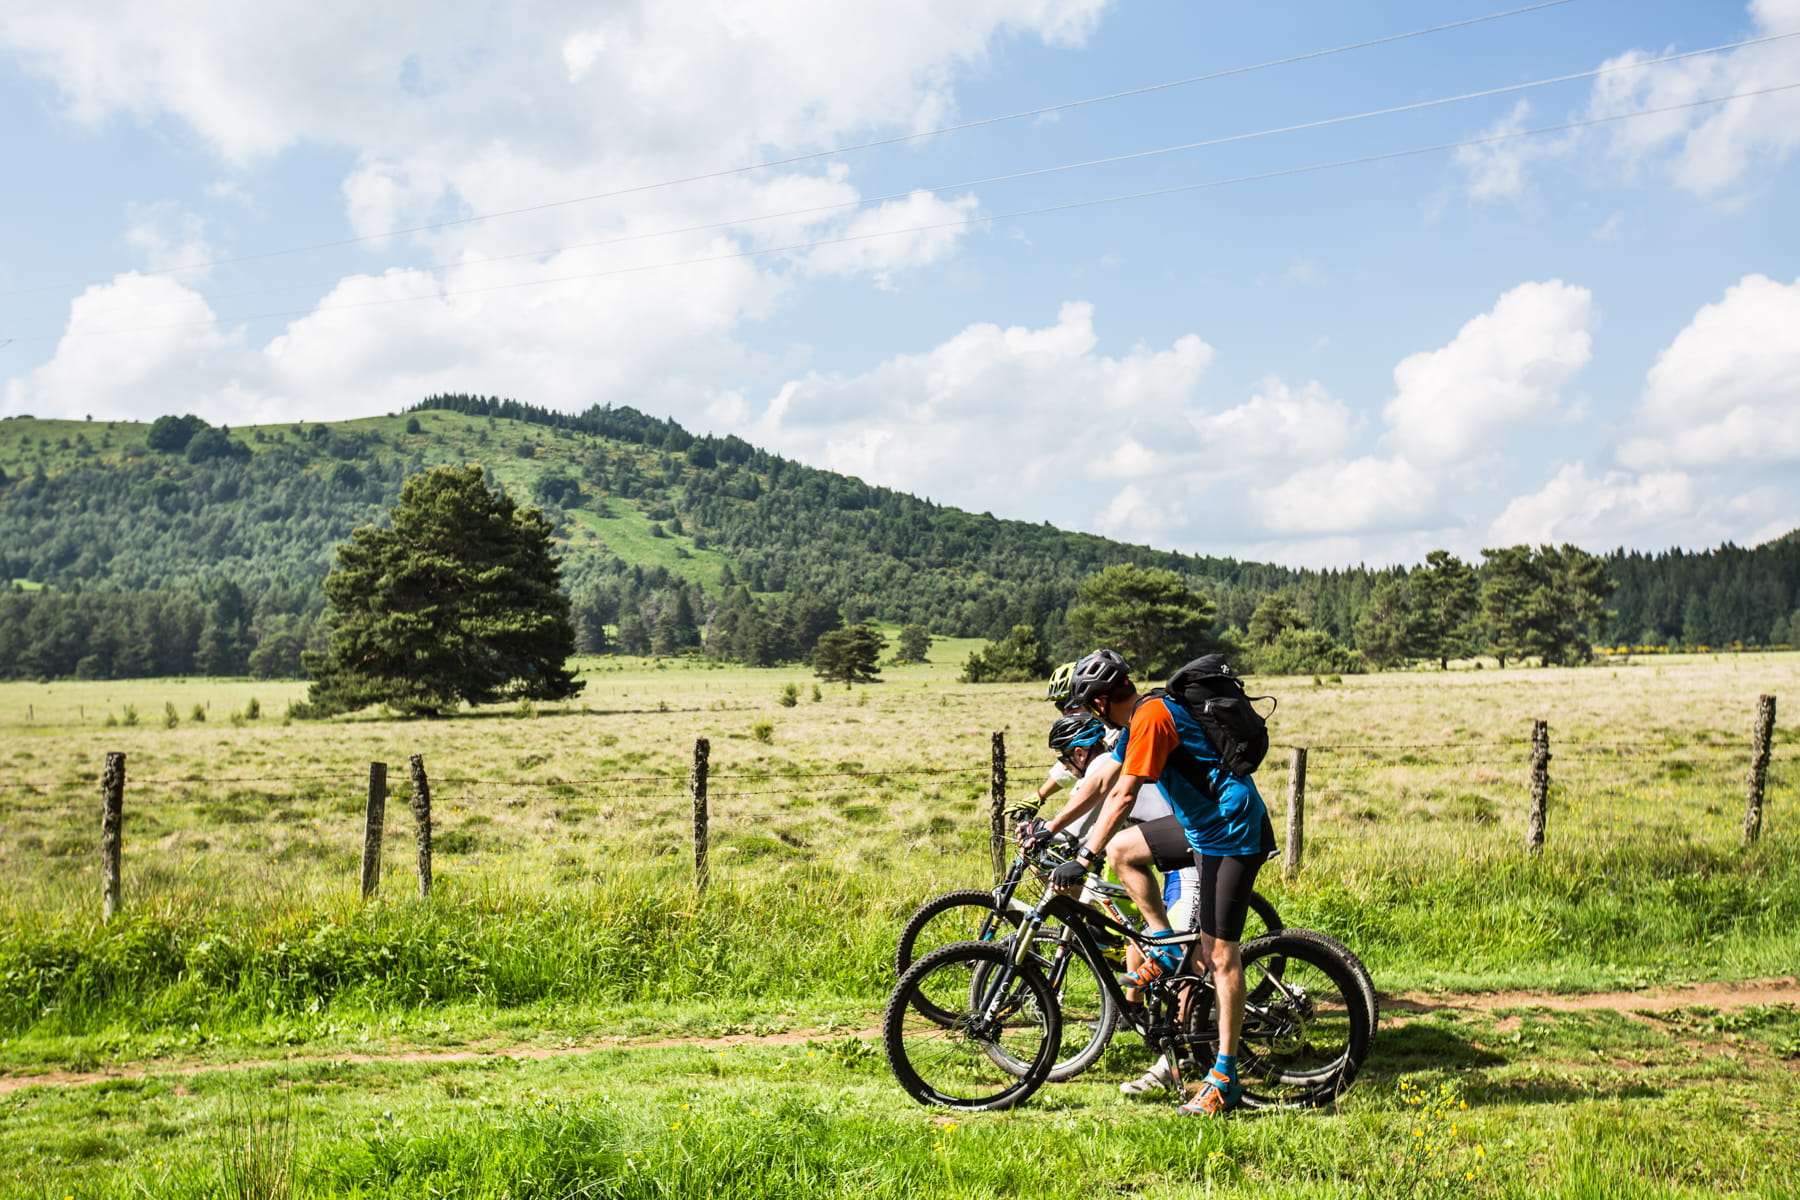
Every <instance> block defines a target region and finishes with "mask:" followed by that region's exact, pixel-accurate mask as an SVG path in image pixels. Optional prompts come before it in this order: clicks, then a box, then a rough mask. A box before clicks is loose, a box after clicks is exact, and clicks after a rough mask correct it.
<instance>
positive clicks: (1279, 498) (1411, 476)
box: [1254, 457, 1439, 536]
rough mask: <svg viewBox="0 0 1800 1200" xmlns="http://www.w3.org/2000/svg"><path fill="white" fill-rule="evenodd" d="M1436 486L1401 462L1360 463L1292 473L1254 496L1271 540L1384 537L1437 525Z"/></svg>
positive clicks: (1368, 460)
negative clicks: (1381, 534)
mask: <svg viewBox="0 0 1800 1200" xmlns="http://www.w3.org/2000/svg"><path fill="white" fill-rule="evenodd" d="M1437 494H1438V489H1437V485H1436V484H1435V483H1433V482H1432V480H1431V479H1430V478H1428V477H1427V476H1426V475H1425V474H1424V472H1422V471H1420V470H1419V469H1418V468H1417V467H1414V466H1413V465H1412V464H1411V463H1409V462H1407V461H1405V460H1404V459H1393V458H1390V459H1383V458H1374V457H1365V458H1358V459H1353V460H1351V461H1349V462H1338V463H1326V464H1323V465H1320V466H1316V467H1308V468H1307V469H1305V470H1302V471H1295V472H1293V473H1291V474H1289V475H1288V476H1287V477H1286V478H1284V479H1283V480H1282V481H1281V482H1280V483H1277V484H1274V485H1273V486H1270V487H1267V488H1260V489H1257V490H1256V491H1255V493H1254V499H1255V501H1256V512H1257V514H1258V515H1259V516H1260V519H1261V528H1262V529H1263V530H1265V531H1267V532H1269V533H1273V534H1284V535H1285V534H1298V535H1303V536H1317V535H1322V534H1347V533H1358V534H1360V533H1372V532H1390V531H1394V530H1404V529H1414V528H1417V527H1418V526H1420V525H1421V524H1437V523H1438V519H1439V514H1438V512H1437V510H1436V503H1437Z"/></svg>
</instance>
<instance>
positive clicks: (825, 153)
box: [0, 0, 1572, 345]
mask: <svg viewBox="0 0 1800 1200" xmlns="http://www.w3.org/2000/svg"><path fill="white" fill-rule="evenodd" d="M1568 3H1572V0H1544V2H1543V3H1539V4H1530V5H1526V6H1525V7H1523V8H1513V9H1507V10H1505V11H1504V12H1497V13H1489V14H1487V15H1485V16H1479V17H1469V18H1466V19H1464V20H1460V21H1451V22H1448V23H1446V24H1442V25H1432V26H1429V27H1427V28H1424V29H1415V30H1411V31H1409V32H1406V33H1396V34H1389V35H1386V36H1384V37H1378V38H1370V39H1367V40H1365V41H1360V42H1350V43H1346V44H1345V45H1342V46H1333V47H1331V48H1330V49H1326V50H1313V51H1308V52H1306V53H1304V54H1294V55H1289V56H1287V57H1285V58H1276V59H1270V60H1268V61H1266V62H1260V63H1253V64H1250V65H1248V66H1242V67H1230V68H1227V69H1225V70H1222V71H1213V72H1210V73H1208V74H1204V75H1192V76H1189V77H1187V78H1185V79H1172V80H1168V81H1166V82H1163V83H1154V84H1148V85H1146V86H1144V87H1138V88H1129V89H1127V90H1125V91H1120V92H1109V93H1106V94H1105V95H1100V96H1090V97H1087V98H1085V99H1081V100H1068V101H1064V102H1062V103H1058V104H1046V105H1042V106H1040V107H1038V108H1030V109H1025V110H1022V111H1020V112H1014V113H1006V114H1004V115H1002V116H997V117H982V118H978V119H976V120H973V121H963V122H960V123H958V124H954V125H945V126H941V127H939V128H937V129H927V130H919V131H915V132H913V133H904V134H896V135H894V136H892V137H885V138H876V139H873V140H871V141H866V142H856V143H852V144H849V145H845V146H837V147H834V148H833V149H830V150H816V151H812V152H810V153H807V154H795V155H790V156H788V157H786V158H775V159H767V160H764V161H762V162H757V163H749V164H746V165H744V166H738V167H724V168H720V169H718V170H713V171H705V172H701V173H700V174H697V175H686V176H681V177H679V178H675V179H665V180H661V181H659V182H656V183H644V184H636V185H633V186H631V187H625V188H616V189H614V190H612V191H607V192H594V193H592V194H589V195H585V196H573V197H570V198H568V199H564V200H550V201H545V202H544V203H541V204H531V205H524V206H522V207H519V208H510V209H501V210H499V211H496V212H491V213H478V214H475V215H473V216H468V217H457V218H453V219H451V220H447V221H435V222H430V223H427V224H423V225H411V226H406V227H403V228H399V229H391V230H388V231H386V232H383V233H371V234H362V235H358V236H355V237H348V238H336V239H333V240H330V241H323V242H311V243H307V244H305V245H301V246H289V247H284V248H281V249H276V250H265V251H261V252H259V253H256V254H243V255H235V256H232V257H229V258H215V259H209V260H207V261H204V262H194V263H185V264H182V265H179V266H173V267H161V268H157V269H155V270H147V271H142V272H140V274H144V275H167V274H173V273H176V272H180V271H198V270H206V269H210V268H212V267H222V266H229V265H232V264H235V263H242V262H256V261H261V260H264V259H269V258H279V257H284V256H288V255H293V254H305V253H309V252H312V251H315V250H332V249H338V248H340V247H344V246H355V245H360V244H363V243H365V242H372V241H381V240H384V239H387V238H392V237H403V236H406V235H408V234H414V233H430V232H432V231H435V230H439V229H450V228H454V227H457V226H462V225H471V224H475V223H478V222H482V221H492V220H498V219H500V218H504V217H515V216H523V215H527V214H530V213H537V212H545V211H548V210H550V209H554V208H567V207H570V206H572V205H576V204H589V203H592V202H594V201H598V200H611V199H616V198H618V197H621V196H630V195H636V194H640V193H643V192H649V191H657V190H660V189H662V188H670V187H679V186H682V185H685V184H690V183H703V182H706V181H709V180H714V179H724V178H728V177H730V176H733V175H743V174H747V173H749V172H751V171H763V170H768V169H770V168H773V167H786V166H793V165H794V164H796V163H803V162H813V161H816V160H818V159H822V158H831V157H834V156H836V155H840V154H852V153H856V152H859V151H863V150H873V149H876V148H879V147H882V146H894V145H901V144H904V143H906V142H914V141H919V140H922V139H924V138H931V137H938V136H940V135H942V134H946V133H960V132H963V131H965V130H969V129H979V128H982V127H983V126H988V125H998V124H1002V123H1005V122H1009V121H1020V120H1024V119H1025V118H1027V117H1041V116H1047V115H1049V114H1051V113H1058V112H1067V111H1069V110H1070V109H1075V108H1082V107H1085V106H1087V105H1091V104H1104V103H1107V102H1109V101H1113V100H1123V99H1126V98H1128V97H1132V96H1143V95H1148V94H1150V93H1152V92H1160V91H1166V90H1169V89H1171V88H1178V87H1187V86H1190V85H1192V84H1197V83H1207V82H1211V81H1213V80H1218V79H1226V78H1230V77H1231V76H1234V75H1245V74H1249V73H1251V72H1254V71H1263V70H1268V69H1269V68H1272V67H1281V66H1288V65H1291V64H1293V63H1299V62H1307V61H1310V60H1313V59H1319V58H1327V57H1330V56H1332V55H1336V54H1344V53H1348V52H1350V51H1353V50H1364V49H1368V48H1370V47H1373V46H1381V45H1386V44H1389V43H1393V42H1401V41H1406V40H1408V39H1410V38H1419V37H1425V36H1427V35H1429V34H1434V33H1443V32H1446V31H1448V30H1451V29H1460V28H1464V27H1466V26H1470V25H1479V24H1481V23H1483V22H1486V21H1498V20H1501V19H1503V18H1506V17H1515V16H1520V15H1522V14H1525V13H1532V12H1538V11H1540V10H1542V9H1546V8H1557V7H1560V6H1561V5H1564V4H1568ZM81 286H84V285H83V284H43V285H38V286H35V287H31V288H20V289H14V290H11V291H0V295H26V294H30V293H32V292H41V291H56V290H61V289H65V288H70V287H81ZM3 344H4V343H0V345H3Z"/></svg>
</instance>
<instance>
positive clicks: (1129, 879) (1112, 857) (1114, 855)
mask: <svg viewBox="0 0 1800 1200" xmlns="http://www.w3.org/2000/svg"><path fill="white" fill-rule="evenodd" d="M1106 861H1107V862H1109V863H1111V864H1112V869H1113V872H1114V874H1116V875H1118V877H1119V883H1120V885H1121V886H1123V887H1124V889H1125V894H1126V895H1127V896H1130V897H1131V902H1132V903H1133V904H1135V905H1137V909H1138V911H1139V912H1141V913H1143V914H1144V921H1145V923H1146V924H1145V927H1146V928H1148V929H1167V928H1168V927H1169V910H1168V909H1167V908H1164V907H1163V898H1162V884H1160V883H1159V882H1157V878H1156V860H1155V858H1154V857H1152V855H1151V854H1150V846H1149V843H1147V842H1145V841H1144V835H1143V833H1141V832H1140V831H1139V830H1138V829H1137V828H1135V827H1133V828H1131V829H1127V830H1125V831H1124V832H1122V833H1120V834H1118V835H1117V836H1116V837H1114V838H1113V839H1112V841H1110V842H1108V843H1106Z"/></svg>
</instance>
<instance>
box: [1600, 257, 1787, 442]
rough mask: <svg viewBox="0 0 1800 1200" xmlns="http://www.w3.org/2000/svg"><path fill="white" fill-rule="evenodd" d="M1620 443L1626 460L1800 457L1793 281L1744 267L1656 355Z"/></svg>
mask: <svg viewBox="0 0 1800 1200" xmlns="http://www.w3.org/2000/svg"><path fill="white" fill-rule="evenodd" d="M1629 428H1630V429H1631V432H1632V435H1633V436H1631V437H1630V438H1629V439H1628V440H1626V441H1625V443H1624V444H1623V445H1622V446H1621V447H1620V449H1619V461H1620V462H1621V463H1623V464H1625V465H1626V466H1630V467H1637V468H1652V467H1659V466H1665V465H1667V466H1681V467H1688V468H1727V469H1729V468H1733V467H1739V468H1741V467H1748V466H1754V465H1764V466H1771V465H1779V464H1790V465H1791V464H1796V463H1800V280H1796V281H1795V282H1793V283H1791V284H1782V283H1777V282H1776V281H1774V280H1772V279H1769V278H1767V277H1766V276H1763V275H1747V276H1745V277H1744V278H1743V279H1741V280H1739V281H1738V282H1737V283H1735V284H1733V285H1732V286H1731V287H1730V288H1729V289H1728V290H1727V291H1726V293H1725V296H1724V298H1723V299H1721V300H1719V301H1718V302H1717V303H1715V304H1708V305H1706V306H1705V307H1703V308H1701V309H1700V311H1698V312H1697V313H1695V314H1694V319H1693V320H1692V321H1690V322H1689V323H1688V325H1687V327H1686V328H1685V329H1683V330H1682V331H1681V332H1680V333H1678V334H1677V335H1676V336H1675V340H1674V341H1672V342H1670V343H1669V345H1668V347H1667V348H1666V349H1665V350H1664V351H1663V352H1662V354H1661V355H1659V356H1658V358H1657V360H1656V365H1655V366H1653V367H1651V369H1650V373H1649V376H1648V377H1647V379H1646V380H1645V386H1644V394H1643V398H1642V400H1641V401H1640V403H1639V406H1638V410H1637V412H1636V413H1635V414H1634V415H1633V417H1632V419H1631V421H1630V425H1629Z"/></svg>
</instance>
